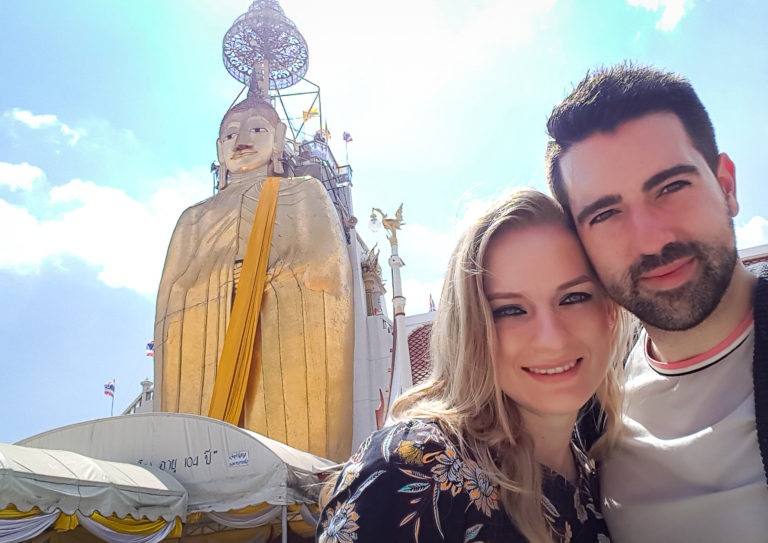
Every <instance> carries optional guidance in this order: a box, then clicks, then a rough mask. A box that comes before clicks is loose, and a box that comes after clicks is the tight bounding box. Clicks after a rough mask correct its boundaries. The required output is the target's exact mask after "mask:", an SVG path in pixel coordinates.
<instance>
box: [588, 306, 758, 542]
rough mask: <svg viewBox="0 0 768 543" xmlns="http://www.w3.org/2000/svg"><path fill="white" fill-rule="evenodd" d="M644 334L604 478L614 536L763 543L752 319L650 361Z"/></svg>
mask: <svg viewBox="0 0 768 543" xmlns="http://www.w3.org/2000/svg"><path fill="white" fill-rule="evenodd" d="M647 343H648V341H647V336H646V335H645V333H643V335H642V336H641V338H640V340H639V341H638V344H637V345H636V346H635V348H634V349H633V351H632V354H631V355H630V359H629V361H628V363H627V390H626V402H627V405H626V415H625V419H624V422H625V424H626V426H627V428H626V434H625V436H624V437H623V439H622V441H621V442H620V444H619V446H618V448H617V450H616V451H615V452H614V453H613V454H612V455H611V457H610V458H609V459H608V461H607V462H605V463H604V465H603V468H602V471H601V488H602V500H603V512H604V514H605V518H606V520H607V522H608V527H609V528H610V530H611V538H612V539H613V540H615V541H618V542H620V543H624V542H633V541H638V542H643V543H647V542H649V541H665V542H673V541H681V542H695V543H706V542H717V543H722V542H725V541H739V542H752V541H755V542H757V541H768V487H767V486H766V478H765V475H764V473H763V465H762V460H761V457H760V450H759V446H758V443H757V428H756V426H755V399H754V392H753V383H752V356H753V349H754V343H755V334H754V323H753V319H752V314H751V312H750V314H749V315H748V316H747V318H745V319H744V321H742V323H741V324H740V325H739V327H738V328H737V329H736V330H734V332H733V333H732V334H731V335H730V336H729V337H728V338H726V339H725V340H724V341H723V342H721V343H720V344H719V345H717V346H715V347H714V348H713V349H710V350H709V351H707V352H706V353H702V354H701V355H699V356H696V357H693V358H690V359H687V360H683V361H680V362H672V363H667V364H665V363H662V362H658V361H654V360H653V359H652V358H651V357H650V356H649V355H648V352H647Z"/></svg>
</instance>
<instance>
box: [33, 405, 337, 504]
mask: <svg viewBox="0 0 768 543" xmlns="http://www.w3.org/2000/svg"><path fill="white" fill-rule="evenodd" d="M19 444H20V445H25V446H30V447H39V448H56V449H65V450H68V451H74V452H77V453H80V454H83V455H86V456H89V457H92V458H102V459H108V460H112V461H119V462H126V463H129V464H140V465H149V466H153V467H154V468H158V469H159V470H161V471H165V472H166V473H169V474H170V475H172V476H173V477H175V478H176V479H177V480H178V481H179V482H180V483H181V484H182V485H183V486H184V488H186V490H187V493H188V507H187V511H188V512H189V513H191V512H198V511H203V512H226V511H228V510H232V509H241V508H243V507H246V506H249V505H256V504H260V503H265V502H266V503H269V504H272V505H292V504H309V503H315V502H316V499H317V494H318V492H319V489H320V481H319V478H318V476H317V474H318V473H321V472H324V471H327V470H328V469H329V468H331V467H333V466H334V465H335V464H334V463H333V462H331V461H330V460H326V459H324V458H320V457H318V456H315V455H312V454H309V453H306V452H303V451H299V450H297V449H294V448H292V447H289V446H288V445H284V444H282V443H279V442H277V441H274V440H272V439H269V438H266V437H264V436H262V435H259V434H256V433H254V432H250V431H247V430H243V429H242V428H237V427H235V426H232V425H230V424H227V423H225V422H221V421H218V420H214V419H209V418H207V417H200V416H196V415H187V414H181V413H143V414H136V415H125V416H120V417H110V418H108V419H99V420H94V421H89V422H83V423H79V424H74V425H71V426H65V427H63V428H57V429H55V430H51V431H48V432H45V433H42V434H38V435H36V436H33V437H30V438H27V439H24V440H22V441H20V442H19Z"/></svg>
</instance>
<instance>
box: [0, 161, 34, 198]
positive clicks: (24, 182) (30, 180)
mask: <svg viewBox="0 0 768 543" xmlns="http://www.w3.org/2000/svg"><path fill="white" fill-rule="evenodd" d="M36 181H45V172H43V170H41V169H40V168H38V167H37V166H32V165H31V164H28V163H26V162H22V163H21V164H10V163H8V162H0V185H6V186H8V187H10V189H11V190H12V191H15V190H16V189H21V190H26V191H29V190H32V185H33V184H35V182H36Z"/></svg>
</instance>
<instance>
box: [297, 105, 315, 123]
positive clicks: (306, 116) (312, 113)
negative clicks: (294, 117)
mask: <svg viewBox="0 0 768 543" xmlns="http://www.w3.org/2000/svg"><path fill="white" fill-rule="evenodd" d="M315 115H320V110H319V109H317V108H316V107H313V108H311V109H310V110H309V111H302V113H301V118H302V119H304V122H307V121H308V120H310V119H311V118H312V117H314V116H315Z"/></svg>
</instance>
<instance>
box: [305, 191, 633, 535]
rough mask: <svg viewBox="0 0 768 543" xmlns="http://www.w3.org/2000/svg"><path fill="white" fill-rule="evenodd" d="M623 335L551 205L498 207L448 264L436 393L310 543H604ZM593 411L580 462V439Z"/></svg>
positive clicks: (378, 448) (406, 411)
mask: <svg viewBox="0 0 768 543" xmlns="http://www.w3.org/2000/svg"><path fill="white" fill-rule="evenodd" d="M628 328H629V326H628V324H627V321H626V317H625V314H624V313H622V312H620V310H619V309H618V308H617V306H616V305H614V304H613V303H612V302H611V301H610V300H609V299H608V297H607V296H606V294H605V293H604V291H603V289H602V286H601V285H600V283H599V282H598V280H597V279H596V278H595V275H594V273H593V271H592V268H591V266H590V265H589V263H588V261H587V259H586V257H585V256H584V253H583V251H582V248H581V245H580V244H579V241H578V239H577V238H576V236H575V235H574V234H573V232H572V231H571V230H570V228H569V227H568V223H567V220H566V216H565V214H564V213H563V211H562V209H561V208H560V207H559V205H558V204H557V203H556V202H555V201H554V200H552V199H551V198H549V197H548V196H546V195H544V194H542V193H540V192H537V191H532V190H524V191H519V192H517V193H515V194H513V195H512V196H511V197H509V198H507V199H506V200H505V201H504V202H502V203H501V204H499V205H496V206H495V207H493V208H492V209H491V210H490V211H488V212H487V213H486V215H485V216H483V217H482V218H481V219H480V220H479V221H477V222H476V223H475V224H474V225H473V226H472V227H471V228H469V230H468V231H467V232H466V233H465V234H464V235H463V237H462V238H461V239H460V241H459V243H458V245H457V247H456V249H455V250H454V252H453V255H452V256H451V260H450V262H449V264H448V270H447V272H446V279H445V283H444V286H443V292H442V296H441V298H440V309H439V312H438V316H437V321H436V323H435V325H434V329H433V335H432V342H431V349H432V364H433V370H432V375H431V377H430V380H429V382H428V383H426V384H423V385H421V386H419V387H416V388H414V389H412V390H410V391H408V392H407V393H406V394H405V395H404V396H403V397H401V398H400V399H399V400H398V401H397V402H396V404H395V405H394V408H393V412H392V418H393V420H394V424H393V425H392V426H390V427H387V428H384V429H382V430H380V431H378V432H376V433H374V434H373V435H371V436H370V437H369V438H368V439H367V440H366V441H365V442H364V443H363V444H362V445H361V446H360V449H359V450H358V451H357V452H356V453H355V454H354V455H353V456H352V458H351V459H350V460H349V462H347V464H346V465H345V466H344V469H343V471H342V472H341V473H340V475H339V477H338V479H337V480H336V484H335V488H334V489H333V492H332V495H331V499H330V501H329V503H328V504H327V505H326V506H325V509H324V511H323V515H322V518H321V521H320V524H319V526H318V541H320V542H321V543H341V542H350V541H355V540H356V541H361V542H365V543H368V542H374V541H382V542H384V541H386V542H392V541H403V542H405V541H409V542H417V543H431V542H437V541H440V542H443V541H445V542H457V543H470V542H480V541H482V542H485V543H490V542H497V541H499V542H500V541H505V542H509V541H535V542H553V541H555V542H576V541H590V542H591V541H609V538H608V533H607V528H606V526H605V523H604V521H603V518H602V515H601V514H600V511H599V505H598V503H599V499H598V495H597V488H598V487H597V474H596V471H595V462H594V460H595V459H599V456H600V455H601V454H604V453H605V451H607V450H609V449H610V447H611V444H612V443H613V442H614V441H615V439H616V436H617V433H618V431H619V426H618V420H619V402H620V392H619V383H620V371H621V366H622V361H623V357H624V354H625V352H626V346H627V343H628V341H629V338H628V336H629V330H628ZM595 396H596V397H597V398H598V400H599V402H600V406H601V408H602V414H603V418H604V422H605V431H604V433H603V436H602V437H601V439H600V440H599V441H598V442H597V443H596V444H595V446H593V447H592V449H591V450H590V451H589V452H590V455H587V454H586V452H585V451H584V450H583V449H582V447H581V446H580V444H579V443H577V442H576V441H575V440H574V439H573V430H574V425H575V423H576V421H577V416H578V414H579V411H580V410H581V409H582V408H583V407H584V406H585V405H586V404H588V403H589V402H590V400H591V399H592V398H593V397H595Z"/></svg>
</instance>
